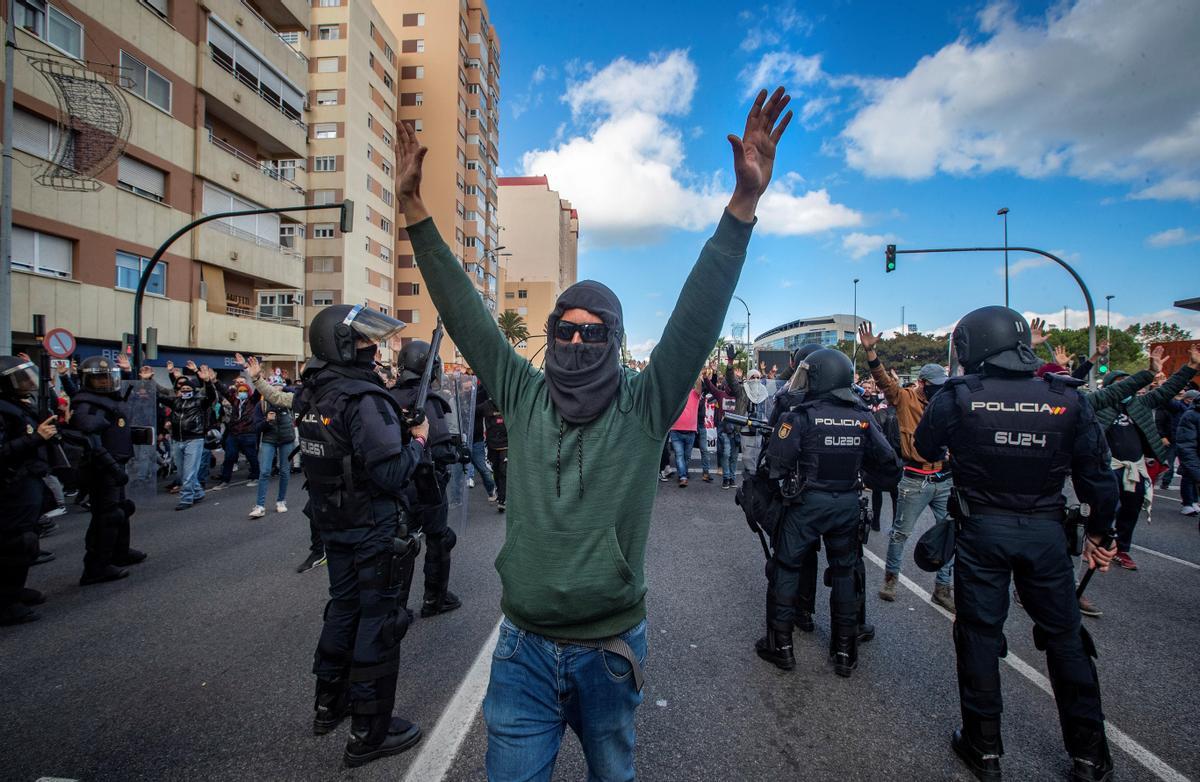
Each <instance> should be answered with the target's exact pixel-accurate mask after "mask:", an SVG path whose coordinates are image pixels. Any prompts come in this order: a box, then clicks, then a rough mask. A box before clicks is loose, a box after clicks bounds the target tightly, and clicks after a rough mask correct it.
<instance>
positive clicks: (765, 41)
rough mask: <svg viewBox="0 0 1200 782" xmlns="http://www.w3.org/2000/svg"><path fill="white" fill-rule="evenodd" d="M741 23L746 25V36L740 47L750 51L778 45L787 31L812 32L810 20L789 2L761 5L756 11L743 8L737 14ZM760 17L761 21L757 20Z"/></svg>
mask: <svg viewBox="0 0 1200 782" xmlns="http://www.w3.org/2000/svg"><path fill="white" fill-rule="evenodd" d="M738 17H739V18H740V19H741V21H742V23H744V24H747V25H748V29H747V30H746V37H745V38H743V39H742V43H741V44H740V48H741V49H742V51H744V52H752V51H755V50H756V49H761V48H762V47H764V46H778V45H779V44H780V43H782V42H783V40H784V38H785V37H786V36H787V34H788V33H791V32H797V33H801V34H803V35H808V34H809V33H811V32H812V29H813V23H812V21H811V20H810V19H809V18H808V17H807V16H805V15H804V14H802V13H800V12H799V11H797V10H796V8H795V7H794V6H792V5H791V4H790V3H789V4H787V5H782V4H775V5H771V6H761V7H759V8H758V9H757V11H751V10H745V11H742V12H741V13H740V14H738ZM759 19H762V20H763V23H759V22H758V20H759Z"/></svg>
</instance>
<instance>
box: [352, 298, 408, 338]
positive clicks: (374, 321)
mask: <svg viewBox="0 0 1200 782" xmlns="http://www.w3.org/2000/svg"><path fill="white" fill-rule="evenodd" d="M342 323H344V324H346V325H347V326H349V327H350V328H352V329H354V333H355V334H357V335H358V336H360V337H362V338H363V339H369V340H371V341H372V342H374V343H376V344H383V343H386V342H387V340H389V339H391V338H392V337H394V336H396V335H397V334H399V333H400V331H401V330H402V329H403V328H404V326H405V324H404V323H403V322H401V321H398V320H396V319H395V318H393V317H390V316H388V315H384V314H383V313H382V312H378V311H376V310H373V309H371V308H369V307H366V306H364V305H362V304H357V305H355V307H354V309H352V310H350V312H349V314H347V315H346V319H345V320H343V321H342Z"/></svg>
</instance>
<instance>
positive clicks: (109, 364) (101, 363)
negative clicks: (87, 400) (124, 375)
mask: <svg viewBox="0 0 1200 782" xmlns="http://www.w3.org/2000/svg"><path fill="white" fill-rule="evenodd" d="M79 374H80V375H81V380H82V384H83V390H84V391H91V392H93V393H96V394H111V393H113V392H115V391H120V390H121V368H120V367H118V366H117V363H116V362H115V361H111V360H109V359H107V358H105V357H104V356H91V357H89V358H85V359H84V360H83V361H82V362H80V364H79Z"/></svg>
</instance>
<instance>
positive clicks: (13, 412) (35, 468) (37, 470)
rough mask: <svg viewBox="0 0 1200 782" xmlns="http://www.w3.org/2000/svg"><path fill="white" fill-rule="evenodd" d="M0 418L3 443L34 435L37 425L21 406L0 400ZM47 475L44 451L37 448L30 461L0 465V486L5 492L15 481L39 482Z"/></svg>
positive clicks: (47, 464)
mask: <svg viewBox="0 0 1200 782" xmlns="http://www.w3.org/2000/svg"><path fill="white" fill-rule="evenodd" d="M0 418H3V421H4V432H3V436H4V440H5V442H8V441H11V440H18V439H20V438H22V437H27V436H29V435H31V434H34V433H35V432H36V431H37V427H38V423H39V422H38V421H35V420H34V417H33V415H32V414H31V412H30V411H29V410H27V409H26V408H24V407H23V406H21V405H17V404H13V403H12V402H10V401H8V400H7V399H0ZM49 473H50V462H49V459H48V455H47V453H46V449H45V448H44V447H43V448H38V449H37V456H36V457H34V458H32V459H22V460H21V461H20V462H13V463H11V464H10V463H4V464H0V484H3V488H4V490H5V491H6V492H7V491H9V490H10V489H9V487H10V485H11V484H13V483H15V482H17V481H22V480H28V479H35V480H40V479H41V478H43V477H44V476H46V475H48V474H49ZM9 499H11V497H10V498H9Z"/></svg>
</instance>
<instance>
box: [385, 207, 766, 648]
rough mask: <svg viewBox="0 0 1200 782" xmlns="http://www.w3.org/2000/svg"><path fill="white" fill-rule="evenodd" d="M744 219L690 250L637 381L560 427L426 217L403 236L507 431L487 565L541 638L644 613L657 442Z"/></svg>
mask: <svg viewBox="0 0 1200 782" xmlns="http://www.w3.org/2000/svg"><path fill="white" fill-rule="evenodd" d="M753 227H754V226H753V223H743V222H741V221H740V220H738V219H736V218H735V217H733V216H732V215H730V214H729V213H728V212H726V213H725V215H724V216H723V217H722V218H721V222H720V224H719V225H718V226H717V230H716V233H714V234H713V236H712V238H711V239H709V240H708V242H707V243H706V244H705V245H704V248H703V249H702V250H701V251H700V260H699V261H697V263H696V265H695V267H694V268H693V269H692V272H691V274H690V275H689V276H688V279H687V282H686V283H685V284H684V286H683V290H682V291H681V292H680V294H679V302H678V303H677V304H676V305H675V311H674V312H673V313H672V314H671V319H670V320H669V321H668V323H667V327H666V329H665V330H664V331H663V336H662V341H661V342H659V343H658V346H657V347H655V349H654V352H653V353H651V356H650V363H649V365H648V366H647V368H646V371H644V372H642V373H640V374H638V373H634V372H632V371H628V372H625V373H624V374H623V376H622V379H621V384H622V388H621V391H620V393H619V394H618V395H617V397H616V399H615V400H614V401H613V403H612V404H611V405H610V406H609V407H608V409H607V410H605V411H604V412H603V413H601V414H600V416H599V417H598V418H597V419H596V420H594V421H591V422H590V423H587V424H584V425H581V426H575V425H571V424H566V423H564V422H563V420H562V419H561V417H560V416H559V415H558V413H557V412H556V410H555V408H554V404H553V403H552V402H551V401H550V393H549V389H548V388H547V386H546V376H545V374H543V373H542V372H541V371H540V370H538V369H537V368H535V367H534V366H533V365H532V364H530V363H529V361H527V360H525V359H524V358H522V357H521V356H520V355H518V354H517V353H516V351H514V350H513V348H512V346H511V345H509V343H508V341H507V340H506V339H505V338H504V335H503V334H501V333H500V329H498V328H497V327H496V321H495V319H494V318H493V317H492V315H491V313H490V312H488V310H487V308H486V307H485V306H484V304H483V302H482V301H481V300H480V297H479V295H478V293H476V290H475V286H474V285H473V284H472V283H471V280H470V278H469V277H468V276H467V274H466V272H465V271H464V270H463V267H462V264H460V263H459V262H458V260H457V259H456V258H455V257H454V254H453V253H451V252H450V248H449V247H447V246H446V243H445V242H444V241H442V238H441V236H440V235H439V234H438V231H437V228H436V227H435V226H434V224H433V219H432V218H427V219H425V220H422V221H421V222H419V223H416V224H415V225H412V226H409V228H408V235H409V238H410V239H411V240H412V244H413V250H414V252H415V254H416V262H417V265H418V266H419V267H420V269H421V274H422V275H423V276H424V278H425V285H426V287H427V288H428V289H429V295H430V296H431V297H432V298H433V304H434V306H435V307H437V310H438V312H439V313H440V314H441V316H442V319H443V321H444V322H445V324H446V332H447V333H448V334H449V335H450V337H451V339H453V340H454V344H455V345H456V346H457V347H458V349H459V350H460V351H461V352H462V354H463V356H464V358H465V359H466V360H467V362H468V363H470V365H471V367H472V369H474V370H475V373H476V374H477V375H478V376H479V378H480V380H481V381H482V382H483V384H484V385H485V386H487V389H488V392H489V393H490V394H491V396H492V398H493V399H494V400H495V401H496V404H497V405H498V406H499V407H500V409H501V410H503V411H504V417H505V425H506V426H507V428H508V497H507V500H508V503H507V504H508V508H507V510H508V515H507V522H506V523H507V529H506V535H505V541H504V546H503V548H501V549H500V553H499V555H498V556H497V557H496V570H497V571H498V572H499V573H500V581H501V584H502V586H503V591H502V594H501V597H500V608H501V609H502V610H503V611H504V613H505V614H506V615H507V616H508V618H509V619H511V620H512V622H513V623H514V624H516V625H517V626H518V627H520V628H522V629H525V630H528V631H530V632H534V633H538V634H540V635H546V636H550V637H554V638H575V639H594V638H606V637H609V636H613V635H617V634H619V633H622V632H624V631H626V630H628V629H629V628H631V627H633V626H634V625H636V624H637V623H638V622H640V621H641V620H642V619H644V618H645V616H646V604H645V596H646V575H645V563H646V538H647V537H648V535H649V532H650V512H651V510H652V508H653V505H654V495H655V492H656V490H657V486H658V478H657V473H658V463H659V457H660V455H661V454H662V448H663V441H664V440H665V439H666V435H667V431H668V430H669V429H670V426H671V424H672V423H673V422H674V421H675V419H676V418H677V417H678V416H679V413H680V411H681V410H682V409H683V405H684V402H685V400H686V398H687V393H688V389H690V388H691V387H692V384H693V383H694V382H695V381H696V377H697V376H698V375H699V374H700V370H701V369H702V368H703V366H704V362H705V360H706V359H707V358H708V355H709V353H710V351H712V347H713V345H714V344H716V341H717V337H718V336H719V334H720V331H721V325H722V322H723V321H724V318H725V312H726V310H727V309H728V307H729V300H730V297H731V296H732V295H733V290H734V288H735V287H736V285H737V281H738V276H739V275H740V274H741V270H742V264H743V263H744V262H745V259H746V245H747V244H748V243H749V241H750V232H751V230H752V229H753Z"/></svg>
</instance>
